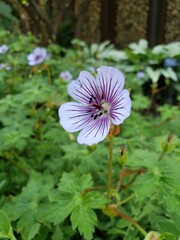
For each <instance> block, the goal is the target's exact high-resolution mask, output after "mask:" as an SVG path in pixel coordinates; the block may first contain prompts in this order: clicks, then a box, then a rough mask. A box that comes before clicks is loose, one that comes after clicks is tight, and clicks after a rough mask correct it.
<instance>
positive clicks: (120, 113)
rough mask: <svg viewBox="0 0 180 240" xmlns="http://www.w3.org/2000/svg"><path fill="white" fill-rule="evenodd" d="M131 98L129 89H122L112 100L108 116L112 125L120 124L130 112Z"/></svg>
mask: <svg viewBox="0 0 180 240" xmlns="http://www.w3.org/2000/svg"><path fill="white" fill-rule="evenodd" d="M131 105H132V104H131V99H130V97H129V91H128V90H126V89H124V90H123V91H122V92H121V94H120V96H118V97H117V98H116V99H114V100H113V102H112V104H111V108H110V117H111V121H112V123H113V124H114V125H119V124H121V123H122V122H123V121H124V120H125V119H126V118H127V117H129V115H130V112H131Z"/></svg>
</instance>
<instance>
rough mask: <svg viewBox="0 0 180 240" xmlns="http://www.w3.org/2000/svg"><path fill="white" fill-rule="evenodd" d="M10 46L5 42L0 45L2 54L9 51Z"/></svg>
mask: <svg viewBox="0 0 180 240" xmlns="http://www.w3.org/2000/svg"><path fill="white" fill-rule="evenodd" d="M8 49H9V48H8V46H7V45H5V44H3V45H1V46H0V54H4V53H5V52H7V51H8Z"/></svg>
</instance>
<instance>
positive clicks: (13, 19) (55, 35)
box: [0, 0, 180, 48]
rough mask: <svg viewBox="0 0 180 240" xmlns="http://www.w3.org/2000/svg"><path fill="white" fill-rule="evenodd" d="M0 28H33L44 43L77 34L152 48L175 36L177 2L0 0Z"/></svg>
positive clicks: (179, 24)
mask: <svg viewBox="0 0 180 240" xmlns="http://www.w3.org/2000/svg"><path fill="white" fill-rule="evenodd" d="M0 27H1V28H6V29H8V30H10V31H12V32H17V31H18V32H22V33H26V32H32V33H33V34H34V35H35V36H36V37H38V38H40V39H41V42H42V43H43V44H44V45H46V44H47V43H51V42H57V43H59V44H61V45H64V46H66V47H67V46H69V45H70V43H71V40H72V39H73V38H78V39H81V40H83V41H85V42H87V43H93V42H103V41H105V40H110V42H112V43H114V44H115V45H116V46H117V47H120V48H123V47H126V46H127V44H128V43H131V42H136V41H138V40H139V39H140V38H144V39H147V40H148V42H149V45H150V47H152V46H155V45H157V44H160V43H169V42H174V41H179V40H180V1H179V0H158V1H157V0H138V1H136V0H4V1H2V0H1V1H0Z"/></svg>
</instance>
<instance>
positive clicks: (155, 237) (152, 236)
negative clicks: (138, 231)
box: [144, 231, 160, 240]
mask: <svg viewBox="0 0 180 240" xmlns="http://www.w3.org/2000/svg"><path fill="white" fill-rule="evenodd" d="M159 237H160V234H159V233H158V232H154V231H151V232H149V233H148V234H147V235H146V237H145V239H144V240H159V239H160V238H159Z"/></svg>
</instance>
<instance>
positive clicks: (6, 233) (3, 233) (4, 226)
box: [0, 210, 16, 240]
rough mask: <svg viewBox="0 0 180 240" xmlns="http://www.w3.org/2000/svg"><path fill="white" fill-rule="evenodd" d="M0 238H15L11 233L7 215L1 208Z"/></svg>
mask: <svg viewBox="0 0 180 240" xmlns="http://www.w3.org/2000/svg"><path fill="white" fill-rule="evenodd" d="M0 238H9V239H11V240H16V238H15V237H14V234H13V230H12V227H11V223H10V220H9V217H8V216H7V214H6V213H5V212H3V211H2V210H0Z"/></svg>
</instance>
